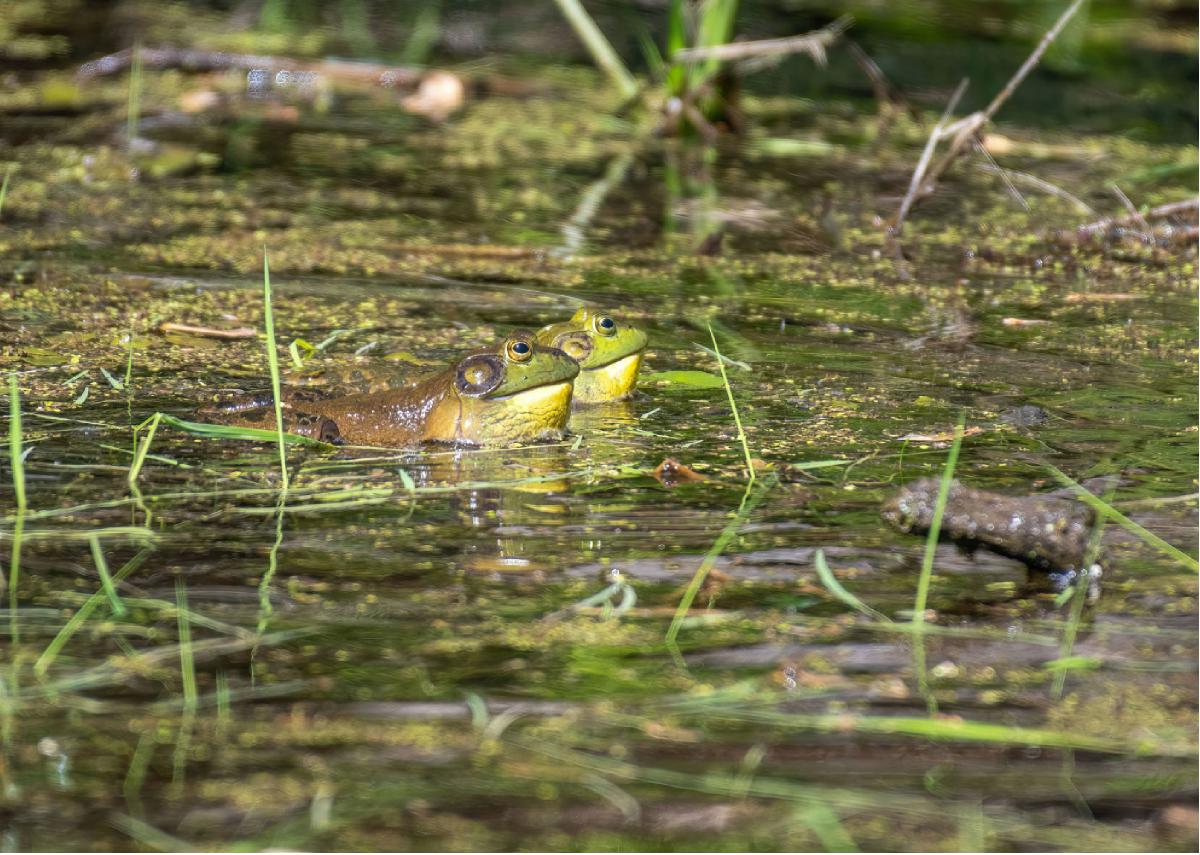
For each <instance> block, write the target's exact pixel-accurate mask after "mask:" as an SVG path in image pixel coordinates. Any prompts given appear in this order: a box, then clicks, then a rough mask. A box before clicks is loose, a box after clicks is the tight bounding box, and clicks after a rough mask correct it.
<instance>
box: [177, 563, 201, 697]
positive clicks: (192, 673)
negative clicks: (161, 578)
mask: <svg viewBox="0 0 1200 855" xmlns="http://www.w3.org/2000/svg"><path fill="white" fill-rule="evenodd" d="M175 605H176V609H177V615H178V620H177V622H178V625H179V673H180V676H181V678H182V680H183V708H184V710H185V711H187V712H195V711H196V707H197V703H196V699H197V698H198V697H199V694H198V693H197V691H196V660H195V656H194V653H193V651H192V625H191V622H190V621H189V620H188V616H189V612H188V605H187V586H186V585H184V583H183V580H182V579H179V580H177V581H176V582H175Z"/></svg>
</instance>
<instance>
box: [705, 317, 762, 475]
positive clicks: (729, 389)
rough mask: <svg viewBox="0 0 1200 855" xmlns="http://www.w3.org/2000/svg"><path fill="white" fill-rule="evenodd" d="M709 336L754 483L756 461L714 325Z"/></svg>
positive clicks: (747, 470) (709, 331) (748, 471)
mask: <svg viewBox="0 0 1200 855" xmlns="http://www.w3.org/2000/svg"><path fill="white" fill-rule="evenodd" d="M708 335H709V337H710V338H711V339H712V345H713V352H714V353H716V355H717V367H718V368H720V369H721V382H722V383H724V384H725V394H726V395H727V396H729V409H730V410H731V411H732V412H733V423H734V424H735V425H737V432H738V441H739V442H740V443H741V444H742V454H744V455H745V457H746V479H747V480H748V481H750V482H751V483H754V479H755V477H756V476H755V474H754V459H753V457H751V455H750V443H749V441H748V440H747V439H746V431H745V429H744V428H743V427H742V417H741V415H739V414H738V408H737V401H735V400H734V399H733V388H732V387H731V386H730V385H729V374H728V373H727V372H726V371H725V360H724V359H723V358H722V357H721V348H720V347H719V346H718V345H717V334H716V333H715V332H713V328H712V324H709V325H708Z"/></svg>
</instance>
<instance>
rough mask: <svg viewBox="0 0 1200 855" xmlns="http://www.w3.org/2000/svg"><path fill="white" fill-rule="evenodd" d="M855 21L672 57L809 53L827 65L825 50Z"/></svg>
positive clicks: (844, 18)
mask: <svg viewBox="0 0 1200 855" xmlns="http://www.w3.org/2000/svg"><path fill="white" fill-rule="evenodd" d="M853 22H854V19H853V18H852V17H850V16H849V15H843V16H842V17H840V18H838V19H837V20H836V21H834V22H833V23H832V24H829V25H827V26H825V27H822V28H821V29H819V30H814V31H813V32H811V33H805V34H804V35H802V36H787V37H786V38H782V39H759V40H758V41H752V42H731V43H729V44H724V45H713V46H712V47H696V48H684V49H682V50H677V51H675V53H673V54H672V55H671V59H672V60H674V61H677V62H703V61H704V60H708V59H717V60H722V61H729V60H738V59H757V58H759V57H766V56H786V55H788V54H793V53H806V54H808V55H809V56H811V57H812V58H813V62H815V63H817V64H818V65H824V64H825V48H827V47H828V46H829V45H831V44H833V42H835V41H837V39H838V37H839V36H841V34H842V33H844V32H845V31H846V29H847V28H848V27H849V26H850V25H851V24H852V23H853Z"/></svg>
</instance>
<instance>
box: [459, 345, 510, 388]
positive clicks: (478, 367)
mask: <svg viewBox="0 0 1200 855" xmlns="http://www.w3.org/2000/svg"><path fill="white" fill-rule="evenodd" d="M503 379H504V365H503V364H502V363H501V362H500V360H499V359H498V358H497V357H495V356H492V355H491V354H486V353H485V354H476V355H475V356H468V357H467V358H466V359H464V360H463V361H462V362H460V363H459V364H458V371H456V372H455V378H454V383H455V386H456V387H457V388H458V391H459V392H460V393H462V394H464V395H470V396H472V397H476V398H477V397H479V396H481V395H486V394H488V393H489V392H491V391H493V390H494V389H495V388H496V387H497V386H499V385H500V382H501V381H502V380H503Z"/></svg>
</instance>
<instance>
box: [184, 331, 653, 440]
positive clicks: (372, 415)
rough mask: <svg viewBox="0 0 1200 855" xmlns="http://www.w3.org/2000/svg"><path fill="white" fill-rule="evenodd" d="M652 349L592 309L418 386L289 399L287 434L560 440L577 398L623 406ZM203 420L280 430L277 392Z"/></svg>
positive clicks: (471, 357) (210, 412)
mask: <svg viewBox="0 0 1200 855" xmlns="http://www.w3.org/2000/svg"><path fill="white" fill-rule="evenodd" d="M645 347H646V334H645V333H644V332H642V331H641V330H639V329H637V328H635V327H632V326H628V325H624V324H618V323H617V321H615V320H614V319H613V318H612V317H611V316H610V315H607V314H604V313H602V312H597V311H595V310H593V309H587V308H584V309H580V310H579V311H578V312H576V313H575V314H574V315H573V316H572V317H571V319H570V320H569V321H565V322H563V323H559V324H550V325H548V326H545V327H543V328H542V329H540V330H538V331H537V332H536V333H530V332H527V331H524V330H518V331H516V332H514V333H512V334H511V335H510V336H509V337H508V338H507V339H506V340H505V341H504V342H503V343H502V344H501V345H500V346H499V347H498V348H495V349H492V350H482V351H477V352H475V353H471V354H468V355H467V356H465V357H463V358H462V359H460V360H459V361H458V363H457V364H455V365H452V366H450V367H448V368H446V369H445V370H443V371H440V372H439V373H437V374H434V375H432V376H431V377H427V378H425V379H424V380H421V381H420V382H418V383H416V384H415V385H412V386H407V387H404V388H399V389H388V390H385V391H382V392H369V393H363V394H358V395H347V396H344V397H340V398H329V399H326V400H317V399H308V398H306V397H305V396H303V395H302V394H301V393H285V394H284V395H283V396H282V399H281V404H282V409H283V413H284V429H285V430H286V431H288V432H289V433H294V434H299V435H301V436H307V437H310V438H312V439H319V440H321V441H323V442H332V443H335V444H351V445H374V446H385V447H393V448H398V447H411V446H415V445H419V444H420V443H423V442H447V443H454V444H459V445H503V444H507V443H511V442H522V441H529V440H539V439H560V438H561V437H562V436H563V432H564V431H565V430H566V427H567V419H568V417H569V416H570V413H571V404H572V401H574V402H575V403H577V404H595V403H603V402H606V401H619V400H622V399H623V398H627V397H629V396H630V395H631V394H632V393H633V387H634V383H635V382H636V381H637V372H638V368H639V367H640V366H641V361H642V351H643V350H644V349H645ZM201 415H203V416H205V417H206V418H209V419H214V420H219V421H222V422H224V423H226V424H235V425H241V426H245V427H256V428H267V429H274V428H275V411H274V402H273V400H272V399H271V397H270V395H267V396H266V398H265V399H264V398H263V397H261V396H260V397H257V398H253V399H250V400H248V401H245V402H242V403H240V404H234V405H231V406H227V407H221V408H219V409H205V410H201Z"/></svg>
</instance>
